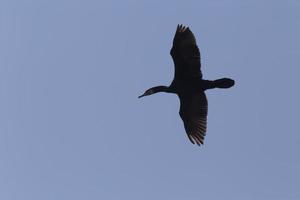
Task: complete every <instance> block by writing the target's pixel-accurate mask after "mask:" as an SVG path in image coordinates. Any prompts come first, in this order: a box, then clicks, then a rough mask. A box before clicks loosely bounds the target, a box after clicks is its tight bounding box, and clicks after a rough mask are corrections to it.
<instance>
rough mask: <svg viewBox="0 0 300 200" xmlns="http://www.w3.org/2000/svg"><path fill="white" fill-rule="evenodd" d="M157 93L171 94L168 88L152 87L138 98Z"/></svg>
mask: <svg viewBox="0 0 300 200" xmlns="http://www.w3.org/2000/svg"><path fill="white" fill-rule="evenodd" d="M157 92H171V91H170V89H169V87H167V86H156V87H152V88H150V89H148V90H146V92H144V94H142V95H141V96H139V98H141V97H144V96H149V95H151V94H155V93H157Z"/></svg>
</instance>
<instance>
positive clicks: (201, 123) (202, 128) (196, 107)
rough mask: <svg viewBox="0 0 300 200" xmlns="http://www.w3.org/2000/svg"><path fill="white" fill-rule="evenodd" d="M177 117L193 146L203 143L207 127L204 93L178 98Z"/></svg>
mask: <svg viewBox="0 0 300 200" xmlns="http://www.w3.org/2000/svg"><path fill="white" fill-rule="evenodd" d="M179 98H180V110H179V115H180V117H181V119H182V120H183V123H184V128H185V131H186V133H187V136H188V138H189V139H190V141H191V142H192V143H193V144H195V143H196V144H197V145H199V146H200V144H203V143H204V136H205V134H206V125H207V110H208V109H207V99H206V95H205V93H204V92H200V93H196V94H190V95H187V96H180V97H179Z"/></svg>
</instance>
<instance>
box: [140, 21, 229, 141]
mask: <svg viewBox="0 0 300 200" xmlns="http://www.w3.org/2000/svg"><path fill="white" fill-rule="evenodd" d="M170 54H171V56H172V58H173V61H174V65H175V75H174V79H173V81H172V83H171V85H170V86H169V87H167V86H156V87H152V88H150V89H148V90H146V92H145V93H144V94H143V95H141V96H139V98H141V97H144V96H148V95H151V94H155V93H157V92H167V93H175V94H177V95H178V97H179V99H180V110H179V115H180V117H181V119H182V120H183V123H184V128H185V131H186V133H187V136H188V138H189V139H190V141H191V142H192V143H193V144H195V143H196V144H197V145H199V146H200V144H203V143H204V136H205V135H206V124H207V99H206V95H205V93H204V91H205V90H207V89H213V88H230V87H232V86H233V85H234V80H232V79H229V78H222V79H217V80H214V81H211V80H204V79H202V73H201V63H200V51H199V48H198V46H197V44H196V39H195V36H194V34H193V33H192V32H191V30H190V29H189V27H185V26H183V25H178V26H177V29H176V33H175V36H174V39H173V46H172V48H171V51H170Z"/></svg>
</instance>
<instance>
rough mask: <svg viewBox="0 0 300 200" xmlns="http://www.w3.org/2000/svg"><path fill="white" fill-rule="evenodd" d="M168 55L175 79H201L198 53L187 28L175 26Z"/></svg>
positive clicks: (193, 39)
mask: <svg viewBox="0 0 300 200" xmlns="http://www.w3.org/2000/svg"><path fill="white" fill-rule="evenodd" d="M170 53H171V56H172V58H173V61H174V65H175V79H176V78H179V79H181V80H182V79H189V78H191V77H196V78H202V73H201V70H200V68H201V63H200V51H199V48H198V46H197V44H196V39H195V36H194V34H193V33H192V31H191V30H190V29H189V28H188V27H185V26H183V25H178V26H177V29H176V33H175V36H174V39H173V46H172V49H171V52H170Z"/></svg>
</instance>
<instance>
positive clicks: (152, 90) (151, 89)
mask: <svg viewBox="0 0 300 200" xmlns="http://www.w3.org/2000/svg"><path fill="white" fill-rule="evenodd" d="M154 93H155V90H154V89H153V88H150V89H148V90H146V91H145V92H144V94H142V95H141V96H139V98H142V97H144V96H149V95H151V94H154Z"/></svg>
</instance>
